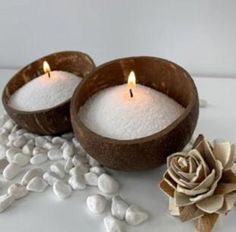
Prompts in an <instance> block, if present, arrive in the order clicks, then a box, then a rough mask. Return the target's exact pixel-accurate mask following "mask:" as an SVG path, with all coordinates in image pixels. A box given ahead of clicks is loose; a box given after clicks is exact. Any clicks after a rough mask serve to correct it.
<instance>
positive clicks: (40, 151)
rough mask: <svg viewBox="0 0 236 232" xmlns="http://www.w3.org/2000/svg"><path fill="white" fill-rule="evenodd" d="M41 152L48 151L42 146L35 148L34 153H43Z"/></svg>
mask: <svg viewBox="0 0 236 232" xmlns="http://www.w3.org/2000/svg"><path fill="white" fill-rule="evenodd" d="M41 153H47V150H46V149H44V148H42V147H35V148H34V149H33V155H37V154H41Z"/></svg>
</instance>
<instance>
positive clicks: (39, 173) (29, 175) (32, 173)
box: [21, 168, 43, 185]
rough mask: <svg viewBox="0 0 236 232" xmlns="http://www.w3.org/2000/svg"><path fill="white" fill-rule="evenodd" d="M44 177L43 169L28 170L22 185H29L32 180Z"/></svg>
mask: <svg viewBox="0 0 236 232" xmlns="http://www.w3.org/2000/svg"><path fill="white" fill-rule="evenodd" d="M42 175H43V169H42V168H33V169H30V170H28V171H27V172H26V173H25V174H24V176H23V177H22V179H21V184H22V185H27V184H28V183H29V182H30V180H32V179H33V178H34V177H42Z"/></svg>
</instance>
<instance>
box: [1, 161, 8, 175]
mask: <svg viewBox="0 0 236 232" xmlns="http://www.w3.org/2000/svg"><path fill="white" fill-rule="evenodd" d="M8 164H9V162H8V161H7V159H0V173H2V172H3V170H4V168H5V167H6V166H7V165H8Z"/></svg>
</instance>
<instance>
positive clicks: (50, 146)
mask: <svg viewBox="0 0 236 232" xmlns="http://www.w3.org/2000/svg"><path fill="white" fill-rule="evenodd" d="M43 148H45V149H47V150H50V149H53V148H57V146H56V145H55V144H52V143H50V142H46V143H45V144H44V145H43Z"/></svg>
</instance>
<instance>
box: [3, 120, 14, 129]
mask: <svg viewBox="0 0 236 232" xmlns="http://www.w3.org/2000/svg"><path fill="white" fill-rule="evenodd" d="M14 125H15V123H14V122H13V121H12V120H11V119H8V120H7V121H6V122H5V123H4V124H3V128H5V129H7V130H9V131H10V130H12V128H13V127H14Z"/></svg>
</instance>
